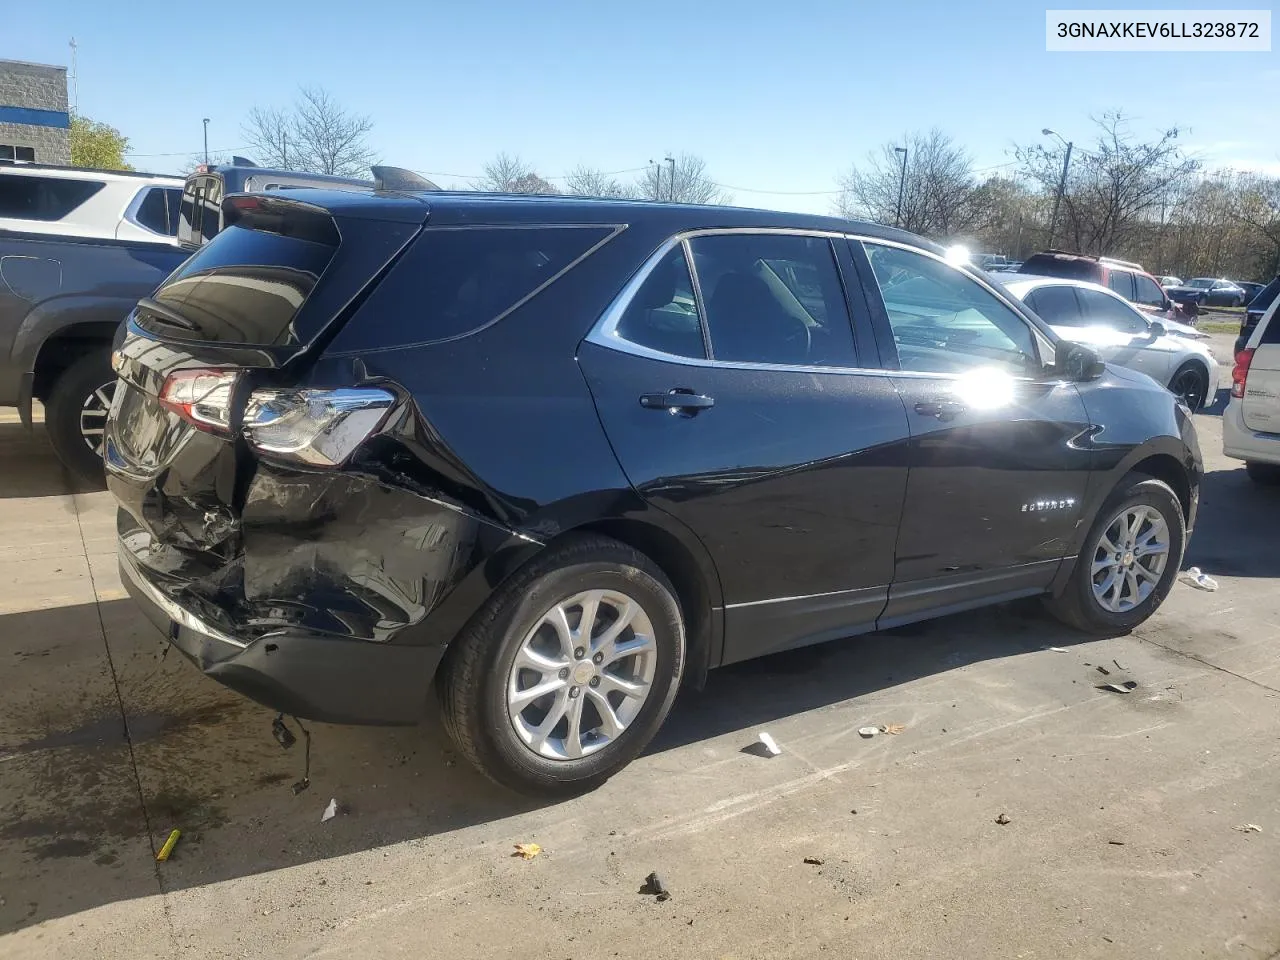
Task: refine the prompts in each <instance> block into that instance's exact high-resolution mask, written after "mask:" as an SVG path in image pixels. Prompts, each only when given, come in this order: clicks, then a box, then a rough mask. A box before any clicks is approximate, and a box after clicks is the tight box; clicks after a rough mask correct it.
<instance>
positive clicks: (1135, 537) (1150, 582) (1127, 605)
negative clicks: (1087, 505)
mask: <svg viewBox="0 0 1280 960" xmlns="http://www.w3.org/2000/svg"><path fill="white" fill-rule="evenodd" d="M1168 562H1169V525H1168V523H1166V522H1165V519H1164V516H1163V515H1162V514H1161V513H1160V511H1159V510H1157V509H1155V508H1154V507H1149V506H1147V505H1146V504H1137V505H1135V506H1130V507H1125V508H1124V509H1123V510H1121V511H1120V513H1118V514H1117V515H1116V516H1115V518H1114V519H1112V521H1111V522H1110V523H1109V524H1108V525H1107V528H1106V529H1105V530H1104V531H1103V533H1102V536H1101V537H1099V538H1098V542H1097V544H1096V545H1095V546H1094V550H1093V560H1092V566H1091V567H1090V570H1089V573H1090V578H1091V579H1092V581H1093V598H1094V600H1096V601H1097V602H1098V605H1099V606H1100V607H1102V609H1104V610H1106V611H1108V612H1109V613H1128V612H1129V611H1130V610H1132V609H1133V608H1134V607H1136V606H1138V605H1139V604H1140V603H1142V602H1143V601H1144V600H1146V599H1147V597H1149V596H1151V593H1152V591H1153V590H1155V588H1156V585H1157V584H1158V583H1159V582H1160V578H1161V576H1163V575H1164V569H1165V564H1167V563H1168Z"/></svg>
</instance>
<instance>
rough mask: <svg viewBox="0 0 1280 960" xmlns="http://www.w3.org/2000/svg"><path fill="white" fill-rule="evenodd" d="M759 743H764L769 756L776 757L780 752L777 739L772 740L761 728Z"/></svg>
mask: <svg viewBox="0 0 1280 960" xmlns="http://www.w3.org/2000/svg"><path fill="white" fill-rule="evenodd" d="M760 743H761V744H763V745H764V748H765V750H767V751H768V752H769V756H771V757H776V756H777V755H778V754H780V753H781V752H782V748H781V747H780V746H778V741H776V740H774V739H773V737H771V736H770V735H769V734H767V733H765V732H764V731H763V730H761V731H760Z"/></svg>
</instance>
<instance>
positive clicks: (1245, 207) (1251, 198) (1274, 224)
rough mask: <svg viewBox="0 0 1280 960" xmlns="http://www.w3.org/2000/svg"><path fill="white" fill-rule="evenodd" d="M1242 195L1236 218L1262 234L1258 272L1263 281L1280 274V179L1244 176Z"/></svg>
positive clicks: (1260, 237) (1255, 175)
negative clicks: (1262, 241) (1262, 242)
mask: <svg viewBox="0 0 1280 960" xmlns="http://www.w3.org/2000/svg"><path fill="white" fill-rule="evenodd" d="M1243 187H1244V189H1243V191H1242V196H1241V197H1240V199H1239V203H1238V204H1237V205H1236V210H1235V215H1236V218H1237V219H1238V220H1239V221H1240V222H1241V223H1244V224H1246V225H1248V226H1249V227H1251V228H1253V230H1254V231H1256V233H1257V234H1258V235H1259V239H1260V240H1264V241H1265V245H1264V244H1261V243H1260V244H1259V248H1258V257H1257V259H1258V263H1257V264H1256V267H1255V269H1257V270H1258V271H1259V273H1258V276H1259V277H1260V278H1261V279H1266V278H1269V277H1273V276H1276V275H1277V274H1280V177H1264V176H1259V175H1257V174H1252V175H1246V176H1245V177H1244V183H1243Z"/></svg>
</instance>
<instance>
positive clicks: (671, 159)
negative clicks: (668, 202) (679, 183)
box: [662, 156, 676, 201]
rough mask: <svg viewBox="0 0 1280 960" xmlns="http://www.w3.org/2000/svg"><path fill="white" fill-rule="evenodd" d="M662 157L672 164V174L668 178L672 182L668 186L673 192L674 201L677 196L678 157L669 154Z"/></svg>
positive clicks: (671, 192)
mask: <svg viewBox="0 0 1280 960" xmlns="http://www.w3.org/2000/svg"><path fill="white" fill-rule="evenodd" d="M662 159H663V160H665V161H667V163H669V164H671V175H670V176H669V177H668V178H667V179H668V180H669V181H670V183H668V184H667V186H668V188H669V191H670V194H671V199H672V200H673V201H674V200H675V198H676V158H675V157H670V156H667V157H663V158H662Z"/></svg>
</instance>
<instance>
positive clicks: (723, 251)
mask: <svg viewBox="0 0 1280 960" xmlns="http://www.w3.org/2000/svg"><path fill="white" fill-rule="evenodd" d="M690 249H691V250H692V251H693V262H694V267H695V269H696V271H697V274H698V285H699V286H700V287H701V290H702V298H703V302H704V303H705V305H706V313H707V329H708V332H709V335H710V339H711V355H712V357H713V358H714V359H716V360H727V361H737V362H746V363H773V364H787V365H792V366H843V367H852V366H855V365H856V360H855V358H854V351H853V326H852V324H851V322H850V320H849V311H848V309H847V308H846V306H845V299H844V288H843V287H842V286H841V284H840V273H839V270H838V268H837V267H836V261H835V255H834V253H833V252H832V250H831V241H830V240H828V239H827V238H826V237H804V236H784V235H779V234H726V235H721V236H710V237H698V238H697V239H694V240H692V241H690Z"/></svg>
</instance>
